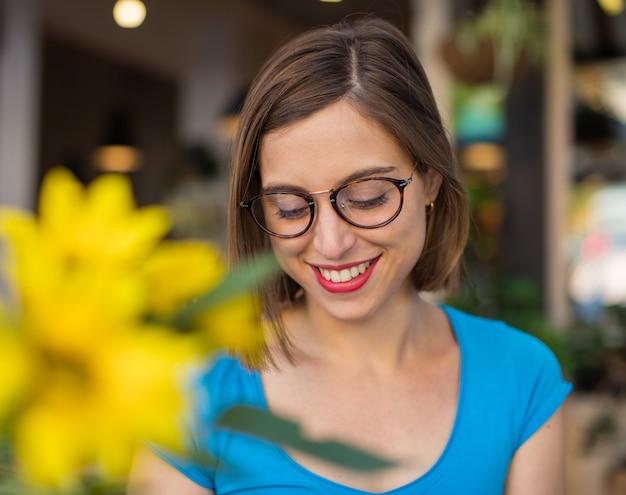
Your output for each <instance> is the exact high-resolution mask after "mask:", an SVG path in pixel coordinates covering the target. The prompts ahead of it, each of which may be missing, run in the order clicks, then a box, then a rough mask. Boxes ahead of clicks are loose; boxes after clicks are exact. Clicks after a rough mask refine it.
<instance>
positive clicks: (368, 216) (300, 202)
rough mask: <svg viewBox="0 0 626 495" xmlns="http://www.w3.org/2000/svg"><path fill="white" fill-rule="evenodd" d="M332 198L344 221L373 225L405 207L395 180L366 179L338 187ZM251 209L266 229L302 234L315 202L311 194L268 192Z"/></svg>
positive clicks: (283, 234)
mask: <svg viewBox="0 0 626 495" xmlns="http://www.w3.org/2000/svg"><path fill="white" fill-rule="evenodd" d="M404 185H406V184H404ZM333 200H334V205H333V207H334V208H335V211H337V213H338V214H339V215H340V216H341V217H342V218H343V219H344V220H346V221H347V222H349V223H351V224H352V225H355V226H357V227H364V228H372V227H377V226H382V225H384V224H385V223H387V222H389V221H390V220H392V219H393V218H395V216H396V215H397V214H398V212H399V211H400V208H401V207H402V191H401V187H400V186H399V185H398V184H396V183H395V182H393V181H392V180H389V179H380V178H379V179H366V180H363V181H359V182H353V183H351V184H347V185H346V186H343V187H341V188H339V189H337V190H336V191H335V192H334V193H332V194H331V202H332V201H333ZM251 209H252V211H251V212H252V214H253V216H254V218H255V220H256V221H257V222H258V223H259V224H260V225H261V226H263V228H264V229H266V230H267V231H269V232H271V233H273V234H277V235H280V236H286V237H288V236H296V235H300V234H302V233H304V232H305V231H306V230H307V229H308V228H309V227H310V225H311V223H312V222H313V215H314V203H313V200H312V197H311V196H310V195H308V194H295V193H284V192H277V193H266V194H264V195H261V196H259V197H258V198H256V199H255V200H254V201H253V202H252V204H251Z"/></svg>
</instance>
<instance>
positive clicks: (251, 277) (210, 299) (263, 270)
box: [170, 251, 280, 329]
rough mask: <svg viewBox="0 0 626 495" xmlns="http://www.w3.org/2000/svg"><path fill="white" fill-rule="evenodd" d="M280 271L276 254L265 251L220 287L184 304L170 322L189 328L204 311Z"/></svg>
mask: <svg viewBox="0 0 626 495" xmlns="http://www.w3.org/2000/svg"><path fill="white" fill-rule="evenodd" d="M279 271H280V266H279V265H278V262H277V261H276V258H275V257H274V254H273V253H272V252H271V251H268V252H266V253H263V254H262V255H260V256H258V257H257V258H256V259H254V260H252V261H249V262H247V263H243V264H242V265H241V266H240V267H238V268H237V269H236V270H233V271H232V272H231V273H230V274H229V275H228V277H226V279H225V280H224V282H222V283H221V284H220V285H219V286H218V287H216V288H215V289H213V290H211V291H209V292H207V293H206V294H203V295H201V296H199V297H198V298H197V299H196V300H194V301H193V302H192V303H190V304H188V305H186V306H184V307H183V308H182V309H181V310H179V311H178V312H177V313H176V314H175V315H174V316H173V317H172V319H171V321H170V323H171V324H172V325H173V326H174V327H176V328H181V329H187V328H189V326H190V323H191V321H192V320H193V319H194V318H195V317H196V316H198V315H199V314H201V313H202V312H204V311H206V310H207V309H210V308H211V307H213V306H216V305H218V304H220V303H223V302H225V301H228V300H229V299H232V298H234V297H237V296H240V295H243V294H246V293H249V292H250V291H252V290H253V289H254V288H256V287H258V286H259V285H261V284H262V283H263V282H265V281H266V280H268V279H269V278H271V277H272V276H274V275H276V274H277V273H278V272H279Z"/></svg>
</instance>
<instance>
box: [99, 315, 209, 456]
mask: <svg viewBox="0 0 626 495" xmlns="http://www.w3.org/2000/svg"><path fill="white" fill-rule="evenodd" d="M197 356H198V345H197V341H196V339H195V338H194V337H191V336H182V335H180V334H175V333H173V332H172V331H171V330H169V329H164V328H156V327H153V328H149V329H145V330H144V331H142V332H137V333H134V334H129V335H127V336H125V338H124V340H119V341H117V342H108V345H107V344H106V343H105V345H104V347H103V348H102V349H100V352H99V353H98V355H97V356H95V358H96V359H95V363H94V366H95V368H94V373H95V382H96V384H97V387H98V388H97V389H96V390H97V392H96V393H97V394H98V397H99V399H100V400H101V401H102V404H103V408H102V409H101V410H102V412H103V413H105V414H106V416H105V418H104V420H103V421H104V422H106V424H107V425H108V426H107V427H108V428H113V429H117V430H124V429H126V430H127V431H130V432H132V433H133V434H135V435H136V436H135V439H137V440H138V439H151V440H156V441H158V442H159V443H161V444H164V445H167V446H169V447H172V448H175V447H178V446H180V442H181V430H180V427H181V420H182V414H183V412H184V398H183V392H184V390H183V388H184V381H185V378H186V372H187V371H188V369H189V367H190V366H191V364H192V363H193V362H194V360H195V358H196V357H197Z"/></svg>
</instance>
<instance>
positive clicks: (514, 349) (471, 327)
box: [444, 307, 558, 368]
mask: <svg viewBox="0 0 626 495" xmlns="http://www.w3.org/2000/svg"><path fill="white" fill-rule="evenodd" d="M444 311H445V312H446V314H447V315H448V318H449V320H450V324H451V325H452V327H453V329H454V333H455V335H456V337H457V340H459V345H460V346H462V347H463V346H465V347H466V348H467V350H468V352H471V353H472V354H480V355H483V356H484V357H485V358H487V357H489V358H490V361H491V362H494V361H496V362H497V361H500V360H506V361H508V362H510V363H515V362H521V363H523V364H524V367H526V368H527V367H528V365H529V364H531V363H540V362H544V361H554V362H555V363H557V365H558V362H557V361H556V357H555V355H554V353H553V352H552V350H551V349H550V348H549V347H548V346H547V345H546V344H545V343H544V342H542V341H541V340H539V339H538V338H536V337H535V336H533V335H531V334H530V333H528V332H525V331H522V330H519V329H517V328H513V327H511V326H509V325H508V324H507V323H505V322H502V321H499V320H491V319H488V318H483V317H480V316H476V315H472V314H469V313H465V312H463V311H459V310H457V309H454V308H451V307H444Z"/></svg>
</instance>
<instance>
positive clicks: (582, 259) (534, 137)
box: [0, 0, 626, 495]
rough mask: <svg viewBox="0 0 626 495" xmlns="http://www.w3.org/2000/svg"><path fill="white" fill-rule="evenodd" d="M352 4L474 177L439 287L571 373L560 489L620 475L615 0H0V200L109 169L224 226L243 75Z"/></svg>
mask: <svg viewBox="0 0 626 495" xmlns="http://www.w3.org/2000/svg"><path fill="white" fill-rule="evenodd" d="M364 13H365V14H371V15H377V16H379V17H383V18H386V19H388V20H390V21H391V22H393V23H394V24H395V25H396V26H398V27H399V28H400V29H401V30H403V31H404V32H405V33H406V34H407V35H408V36H409V37H410V39H411V40H412V42H413V43H414V45H415V48H416V50H417V52H418V54H419V55H420V57H421V59H422V61H423V63H424V65H425V67H426V70H427V72H428V73H429V75H430V78H431V83H432V85H433V88H434V90H435V94H436V98H437V100H438V102H439V104H440V108H441V110H442V113H443V115H444V118H445V120H446V122H447V124H448V127H449V129H450V135H451V137H452V139H453V140H454V142H455V144H456V150H457V152H458V160H459V163H460V165H461V167H462V170H463V174H464V179H465V181H466V185H467V187H468V191H469V194H470V200H471V204H472V211H473V231H472V238H471V242H470V244H469V246H468V249H467V253H466V270H465V271H466V277H465V278H464V282H463V284H462V286H461V287H460V288H459V290H458V291H457V292H455V293H453V294H446V295H443V296H442V297H445V298H447V299H448V300H449V302H450V303H452V304H455V305H456V306H458V307H461V308H463V309H467V310H468V311H471V312H473V313H479V314H482V315H486V316H490V317H497V318H503V319H505V320H506V321H508V322H509V323H511V324H513V325H515V326H518V327H520V328H522V329H524V330H526V331H528V332H530V333H534V334H535V335H537V336H538V337H539V338H541V339H542V340H544V341H545V342H547V343H548V345H550V346H551V347H552V348H553V350H554V351H555V352H556V354H557V356H558V357H559V359H560V360H561V363H562V365H563V368H564V371H565V373H566V375H567V378H568V379H569V380H571V381H572V382H573V383H574V385H575V393H574V394H573V395H572V396H571V397H570V398H569V399H568V403H567V420H568V424H567V427H568V430H567V435H568V438H567V442H568V467H567V469H568V494H569V495H578V494H581V495H582V494H584V495H602V494H607V495H615V494H618V493H619V494H626V406H625V397H626V13H625V12H624V2H623V1H622V0H536V1H535V0H343V1H339V2H337V1H334V2H330V1H326V2H324V1H320V0H297V1H289V0H229V1H228V2H226V1H218V0H176V1H173V0H144V1H143V2H141V1H139V0H118V1H115V0H91V1H89V2H85V1H83V0H0V204H10V205H16V206H20V207H25V208H28V209H31V210H35V209H36V207H37V205H36V198H37V194H38V189H39V184H40V182H41V179H42V177H43V175H44V174H45V173H46V171H47V170H49V169H50V168H52V167H55V166H59V165H61V166H64V167H67V168H69V169H70V170H72V171H73V173H74V174H76V176H77V177H78V178H79V179H80V180H81V181H84V182H85V183H88V182H89V181H91V180H92V179H93V178H94V177H96V176H97V175H98V174H101V173H103V172H108V171H116V172H119V173H124V174H128V176H129V177H130V178H131V179H132V182H133V186H134V190H135V195H136V198H137V201H138V202H139V204H140V205H145V204H153V203H159V204H166V205H167V206H168V207H169V208H170V209H171V211H172V212H173V216H174V229H173V232H172V236H174V237H177V238H195V239H207V240H210V241H212V242H215V243H216V244H217V245H218V246H223V244H224V233H225V232H224V227H225V211H226V209H225V205H226V200H227V180H228V155H229V147H230V142H231V139H232V136H233V132H234V129H235V128H236V125H237V112H238V110H239V108H240V105H241V103H242V100H243V98H244V96H245V94H246V91H247V88H248V86H249V84H250V82H251V80H252V78H253V77H254V75H255V74H256V72H257V70H258V69H259V68H260V66H261V64H262V63H263V61H264V60H265V59H266V58H267V56H268V55H269V54H270V53H271V52H272V50H273V49H275V48H276V47H277V46H278V45H279V44H281V43H282V42H283V41H285V40H286V39H287V38H289V37H290V36H292V35H294V34H296V33H298V32H301V31H303V30H305V29H307V28H310V27H311V26H315V25H319V24H329V23H333V22H336V21H339V20H341V19H343V18H345V17H346V16H350V15H361V14H364ZM114 14H115V15H114Z"/></svg>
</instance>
